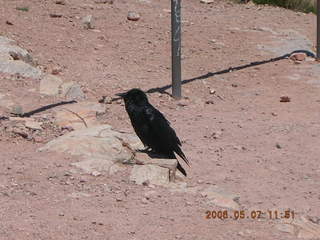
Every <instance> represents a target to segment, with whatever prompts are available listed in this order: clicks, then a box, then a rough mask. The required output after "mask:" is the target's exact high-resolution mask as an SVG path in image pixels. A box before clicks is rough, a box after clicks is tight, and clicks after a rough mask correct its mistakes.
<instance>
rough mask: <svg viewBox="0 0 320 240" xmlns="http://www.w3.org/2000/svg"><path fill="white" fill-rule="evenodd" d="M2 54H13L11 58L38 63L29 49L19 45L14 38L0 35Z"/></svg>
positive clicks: (0, 53) (0, 51)
mask: <svg viewBox="0 0 320 240" xmlns="http://www.w3.org/2000/svg"><path fill="white" fill-rule="evenodd" d="M0 55H8V56H11V58H10V59H12V60H21V61H23V62H25V63H28V64H31V65H36V63H35V62H34V61H33V58H32V56H31V55H30V53H29V52H28V51H27V50H25V49H23V48H21V47H19V46H17V45H16V42H15V41H14V40H12V39H9V38H6V37H3V36H0Z"/></svg>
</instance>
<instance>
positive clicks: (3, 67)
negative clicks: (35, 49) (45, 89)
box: [0, 59, 42, 79]
mask: <svg viewBox="0 0 320 240" xmlns="http://www.w3.org/2000/svg"><path fill="white" fill-rule="evenodd" d="M0 72H3V73H8V74H11V75H13V74H19V75H21V76H23V77H26V78H33V79H39V78H40V77H41V76H42V72H41V70H40V69H37V68H35V67H33V66H31V65H30V64H28V63H25V62H23V61H20V60H3V59H2V61H0Z"/></svg>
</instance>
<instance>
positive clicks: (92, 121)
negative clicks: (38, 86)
mask: <svg viewBox="0 0 320 240" xmlns="http://www.w3.org/2000/svg"><path fill="white" fill-rule="evenodd" d="M104 112H105V107H104V106H103V105H102V104H100V103H96V102H79V103H75V104H69V105H63V107H59V108H57V109H56V110H55V123H56V124H57V125H58V126H60V127H63V128H67V127H72V128H73V129H82V128H87V127H91V126H95V125H98V124H99V123H98V121H97V115H99V114H103V113H104Z"/></svg>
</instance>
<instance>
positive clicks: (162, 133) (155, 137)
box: [117, 88, 189, 176]
mask: <svg viewBox="0 0 320 240" xmlns="http://www.w3.org/2000/svg"><path fill="white" fill-rule="evenodd" d="M117 95H118V96H121V97H122V98H123V99H124V103H125V108H126V111H127V113H128V115H129V118H130V120H131V124H132V126H133V128H134V131H135V132H136V134H137V135H138V137H139V138H140V140H141V141H142V143H143V145H144V146H145V147H147V148H150V149H151V150H152V151H153V152H154V153H156V154H159V155H162V156H164V157H167V158H170V159H174V158H176V156H175V155H174V153H176V154H178V155H179V156H180V157H181V158H182V159H183V160H184V161H185V162H186V163H187V165H188V166H189V161H188V159H187V158H186V156H185V155H184V153H183V152H182V150H181V148H180V146H181V142H180V140H179V138H178V137H177V135H176V132H175V131H174V130H173V128H171V127H170V122H169V121H168V120H167V119H166V118H165V117H164V116H163V115H162V113H161V112H159V111H158V110H157V109H156V108H154V107H153V106H152V105H151V104H150V103H149V101H148V98H147V95H146V94H145V93H144V92H143V91H142V90H140V89H138V88H133V89H131V90H129V91H128V92H126V93H120V94H117ZM177 168H178V170H179V171H180V172H181V173H182V174H183V175H185V176H187V173H186V171H185V170H184V169H183V167H182V166H181V165H180V163H179V162H178V165H177Z"/></svg>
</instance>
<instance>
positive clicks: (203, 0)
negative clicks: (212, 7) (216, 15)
mask: <svg viewBox="0 0 320 240" xmlns="http://www.w3.org/2000/svg"><path fill="white" fill-rule="evenodd" d="M200 2H201V3H206V4H210V3H214V0H200Z"/></svg>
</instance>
